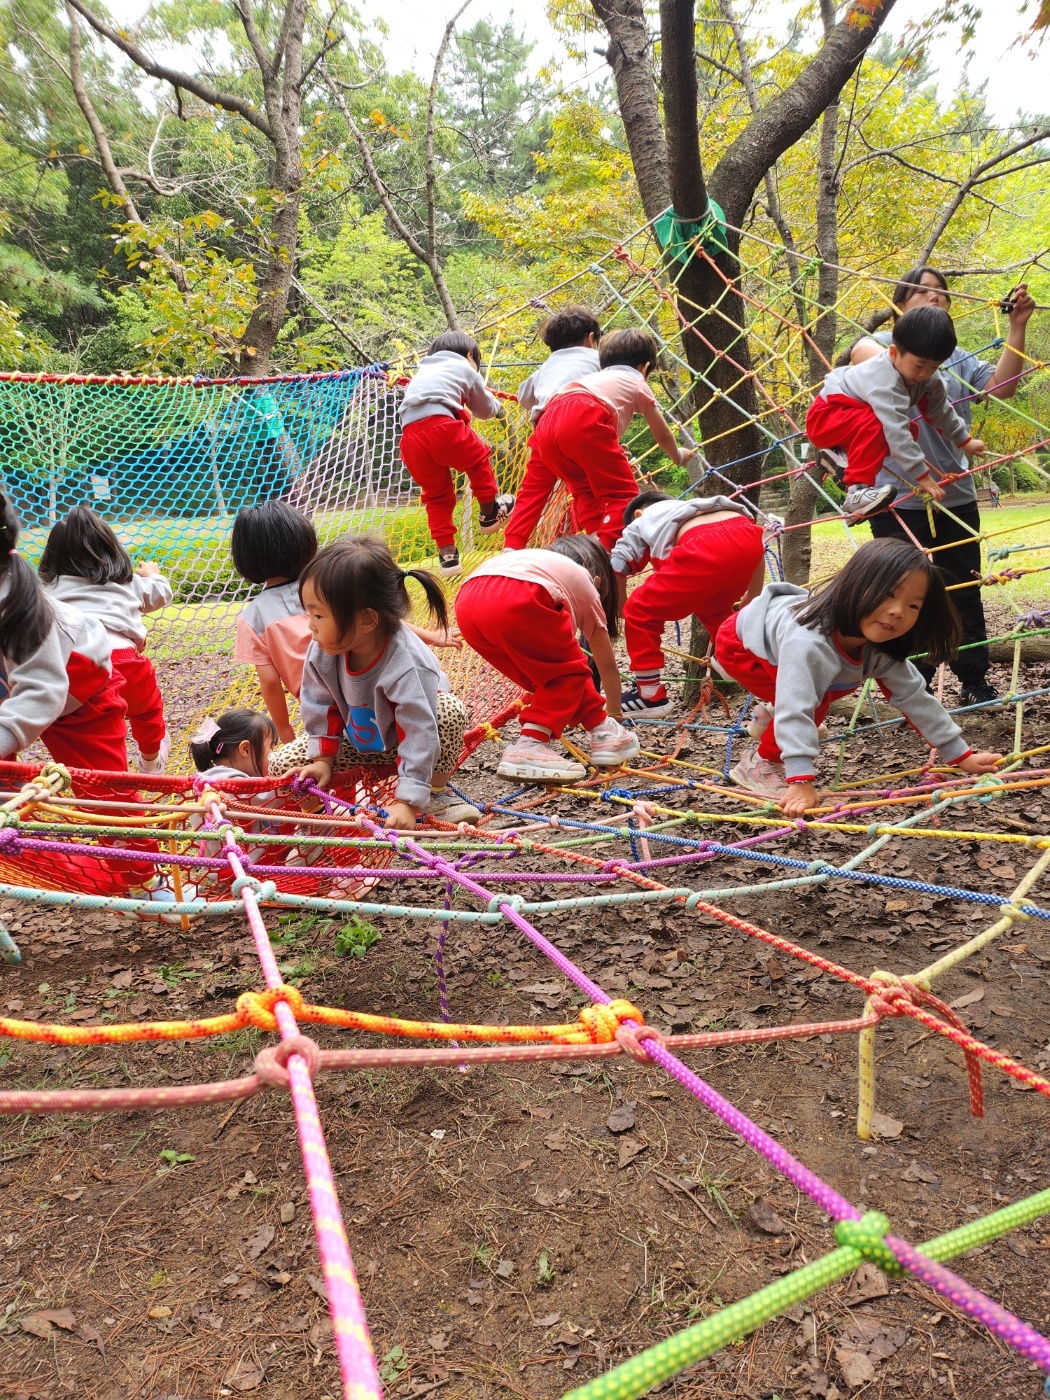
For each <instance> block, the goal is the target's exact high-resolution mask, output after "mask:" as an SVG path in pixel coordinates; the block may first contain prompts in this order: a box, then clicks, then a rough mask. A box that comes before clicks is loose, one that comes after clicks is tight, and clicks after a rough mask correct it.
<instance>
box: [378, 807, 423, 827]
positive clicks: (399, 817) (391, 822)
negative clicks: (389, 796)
mask: <svg viewBox="0 0 1050 1400" xmlns="http://www.w3.org/2000/svg"><path fill="white" fill-rule="evenodd" d="M418 815H419V813H418V812H417V811H416V809H415V808H414V807H413V806H411V805H410V804H409V803H407V802H391V803H390V805H389V806H388V807H387V809H386V821H385V822H384V823H383V825H384V826H385V827H387V828H388V829H389V830H391V831H415V829H416V817H417V816H418Z"/></svg>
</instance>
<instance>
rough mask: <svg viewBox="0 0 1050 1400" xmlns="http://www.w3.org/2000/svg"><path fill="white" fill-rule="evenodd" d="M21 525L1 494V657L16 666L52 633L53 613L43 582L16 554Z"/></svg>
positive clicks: (12, 508)
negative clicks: (2, 583)
mask: <svg viewBox="0 0 1050 1400" xmlns="http://www.w3.org/2000/svg"><path fill="white" fill-rule="evenodd" d="M20 527H21V522H20V521H19V519H18V515H17V513H16V511H15V508H14V506H13V505H12V504H11V502H10V501H9V500H8V498H7V496H5V495H4V493H3V492H2V491H0V580H2V581H3V582H4V583H6V585H7V587H6V589H5V590H4V593H3V597H2V598H0V653H2V654H3V655H4V656H6V657H8V658H9V659H10V660H11V661H13V662H14V663H15V665H16V666H17V665H19V664H20V663H21V662H23V661H25V660H26V659H27V657H30V656H32V654H33V652H34V651H36V650H37V649H38V648H39V647H41V646H42V645H43V643H44V639H45V638H46V637H47V634H48V633H49V632H50V630H51V625H52V623H53V621H54V613H53V612H52V611H51V604H50V603H49V602H48V599H47V594H46V593H45V592H44V589H43V587H42V586H41V583H40V580H39V579H38V578H37V576H36V574H35V573H34V572H33V570H32V569H31V568H30V567H29V565H28V564H27V563H26V561H25V560H24V559H23V558H22V557H21V555H20V554H17V553H16V552H15V551H16V549H17V547H18V532H19V529H20Z"/></svg>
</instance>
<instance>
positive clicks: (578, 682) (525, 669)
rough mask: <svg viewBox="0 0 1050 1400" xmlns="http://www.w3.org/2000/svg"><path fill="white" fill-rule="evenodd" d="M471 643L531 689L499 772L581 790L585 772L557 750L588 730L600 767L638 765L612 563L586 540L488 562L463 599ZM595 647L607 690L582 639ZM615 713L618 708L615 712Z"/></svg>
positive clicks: (574, 538)
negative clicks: (623, 681) (625, 698)
mask: <svg viewBox="0 0 1050 1400" xmlns="http://www.w3.org/2000/svg"><path fill="white" fill-rule="evenodd" d="M456 617H457V619H458V621H459V626H460V630H461V631H462V633H463V636H464V638H465V640H466V641H467V643H468V645H470V646H472V647H473V648H474V650H475V651H476V652H477V653H478V654H479V656H483V657H484V658H485V660H486V661H487V662H488V663H489V664H490V665H491V666H494V667H495V668H496V670H497V671H499V672H501V673H502V674H503V675H504V676H506V677H507V678H508V679H509V680H512V681H513V682H514V683H515V685H520V686H521V688H522V690H526V691H531V692H532V693H531V695H530V697H529V700H528V702H527V704H526V706H525V708H524V709H523V710H522V712H521V737H520V739H519V740H518V742H517V743H516V744H513V745H512V746H511V747H510V748H508V749H507V750H506V751H505V752H504V754H503V759H502V761H501V762H500V765H499V768H498V769H497V770H496V771H497V772H498V773H499V775H500V777H503V778H522V779H525V780H526V781H527V782H564V783H571V782H577V781H578V780H579V779H580V778H582V777H584V776H585V775H586V771H587V770H586V769H585V768H584V766H583V764H581V763H577V762H576V761H575V759H571V758H569V757H567V756H566V755H565V754H563V753H559V752H557V751H556V750H555V749H554V748H553V746H552V740H554V739H558V738H560V737H561V734H562V731H563V730H565V729H569V728H571V727H572V726H573V725H576V724H579V725H582V726H583V728H584V729H586V731H587V734H588V738H589V739H590V746H591V755H590V756H591V762H592V763H595V764H597V765H598V766H599V767H613V768H615V767H616V766H617V765H618V764H621V763H625V762H627V761H628V760H629V759H632V758H634V757H635V755H636V754H637V753H638V749H639V745H638V740H637V739H636V738H635V736H634V735H633V734H631V733H629V732H628V731H627V730H626V729H624V728H623V726H622V725H621V724H620V723H619V717H620V676H619V672H618V671H617V668H616V657H615V655H614V653H613V647H612V639H613V638H614V637H615V636H616V632H617V621H618V617H619V608H618V604H617V595H616V581H615V578H614V576H613V572H612V566H611V565H610V563H609V556H608V555H607V554H606V552H605V550H604V549H602V547H601V545H600V544H598V543H597V542H596V541H595V540H592V539H588V538H587V536H585V535H568V536H566V537H565V538H564V539H560V540H556V541H555V542H554V544H552V545H551V546H550V548H548V549H518V550H511V551H508V552H505V553H503V554H499V555H497V556H496V557H495V558H494V559H487V560H486V561H485V563H484V564H482V565H480V567H479V568H477V569H475V571H474V572H473V573H472V574H471V576H470V578H468V579H467V581H466V583H465V584H464V585H463V587H462V588H461V589H460V591H459V596H458V597H457V599H456ZM577 632H582V634H583V636H584V637H585V638H586V639H587V640H588V642H589V643H590V646H591V651H592V654H593V656H594V661H595V664H596V665H597V668H598V671H599V673H600V676H601V680H602V684H603V686H604V689H605V697H606V698H605V700H603V699H602V697H601V695H600V694H599V693H598V691H597V689H596V688H595V685H594V682H593V680H592V679H591V673H590V668H589V666H588V662H587V657H586V656H585V655H584V653H583V651H582V650H581V648H580V644H579V642H577V640H576V634H577ZM607 707H608V708H607Z"/></svg>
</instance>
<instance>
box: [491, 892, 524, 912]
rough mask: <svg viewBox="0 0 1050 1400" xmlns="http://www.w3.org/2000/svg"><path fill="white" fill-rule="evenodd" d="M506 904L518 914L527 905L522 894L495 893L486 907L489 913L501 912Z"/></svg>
mask: <svg viewBox="0 0 1050 1400" xmlns="http://www.w3.org/2000/svg"><path fill="white" fill-rule="evenodd" d="M504 905H506V906H507V907H508V908H510V909H513V911H514V913H515V914H517V913H520V911H521V910H522V909H523V908H524V907H525V900H524V898H523V897H522V896H521V895H520V894H494V895H493V896H492V898H491V899H490V900H489V902H488V904H487V905H486V906H485V907H486V910H487V912H488V913H490V914H499V913H502V910H503V906H504Z"/></svg>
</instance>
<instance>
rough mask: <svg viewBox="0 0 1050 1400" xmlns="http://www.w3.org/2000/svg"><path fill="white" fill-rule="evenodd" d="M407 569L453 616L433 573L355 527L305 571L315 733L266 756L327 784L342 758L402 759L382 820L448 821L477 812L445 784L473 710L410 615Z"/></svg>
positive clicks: (303, 697)
mask: <svg viewBox="0 0 1050 1400" xmlns="http://www.w3.org/2000/svg"><path fill="white" fill-rule="evenodd" d="M407 578H412V579H415V580H416V582H417V583H419V584H420V586H421V587H422V589H423V592H424V593H425V594H426V598H427V602H428V603H429V604H430V614H431V616H432V617H434V618H436V619H437V621H438V623H439V624H440V626H441V627H445V626H446V624H447V620H448V619H447V613H446V610H445V598H444V594H443V593H442V592H441V587H440V585H439V584H438V581H437V579H436V578H434V576H433V575H432V574H428V573H426V572H424V571H423V570H422V569H407V570H402V569H399V568H398V566H397V564H396V563H395V561H394V558H393V556H392V555H391V553H390V550H389V549H388V548H387V546H386V544H385V543H384V542H383V541H382V540H379V539H374V538H372V537H370V536H367V535H358V536H348V537H346V538H344V539H342V540H340V541H339V542H338V543H336V544H332V545H329V546H328V547H327V549H323V550H321V552H320V554H318V555H317V556H316V558H314V559H313V560H312V561H311V562H310V563H309V564H308V565H307V566H306V568H305V569H304V570H303V572H302V575H301V576H300V580H299V588H300V593H301V596H302V600H303V606H304V607H305V608H306V613H307V617H308V618H309V625H310V633H311V636H312V638H313V641H312V643H311V646H310V650H309V652H308V653H307V656H306V665H305V667H304V669H303V686H302V692H301V694H300V697H299V704H300V708H301V710H302V716H303V724H304V726H305V728H306V734H307V738H306V740H305V741H304V740H297V741H296V742H295V743H294V744H288V745H285V747H284V748H282V749H278V750H277V751H276V752H275V754H274V756H273V760H272V761H271V764H270V772H271V773H274V774H283V773H287V772H289V771H290V770H291V769H293V768H298V769H299V776H300V777H303V778H312V779H314V781H315V782H317V783H318V785H319V786H321V787H326V786H327V785H328V783H329V782H330V781H331V778H332V774H333V772H335V771H338V770H339V769H347V768H358V767H360V766H361V765H362V764H364V765H378V766H382V767H388V768H392V769H394V770H395V771H396V772H397V790H396V796H395V800H394V801H393V802H392V803H391V804H390V807H389V815H388V817H387V822H386V824H387V826H389V827H395V828H397V829H398V830H401V831H410V830H411V829H412V828H413V827H414V826H415V824H416V818H417V817H418V816H419V815H420V814H421V813H425V814H426V815H428V816H432V817H436V818H437V819H438V820H440V821H449V822H462V821H477V820H478V818H479V817H480V815H481V813H480V812H479V811H478V809H477V808H476V807H474V806H472V805H471V804H470V803H468V802H461V801H460V800H459V799H458V798H456V797H454V796H453V795H452V794H451V793H448V792H446V790H445V789H446V784H447V782H448V776H449V773H450V772H451V771H452V769H453V768H454V767H455V764H456V761H457V759H458V758H459V755H460V752H461V751H462V748H463V735H464V733H465V732H466V723H467V715H466V710H465V708H464V706H463V703H462V701H461V700H459V699H458V698H457V697H456V696H455V695H453V694H451V692H450V690H449V684H448V678H447V677H446V676H445V674H444V672H443V671H442V670H441V668H440V666H438V664H437V662H436V661H435V660H434V656H433V653H432V652H431V651H430V649H429V648H428V647H426V646H425V645H424V644H423V643H422V642H421V641H420V640H419V638H418V637H416V636H415V634H414V633H413V632H410V631H409V629H408V628H407V627H406V626H405V622H404V619H405V618H406V617H407V615H408V611H409V607H410V603H409V598H408V590H407V589H406V587H405V580H406V579H407ZM307 759H308V760H310V761H309V762H306V763H305V764H304V760H307Z"/></svg>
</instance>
